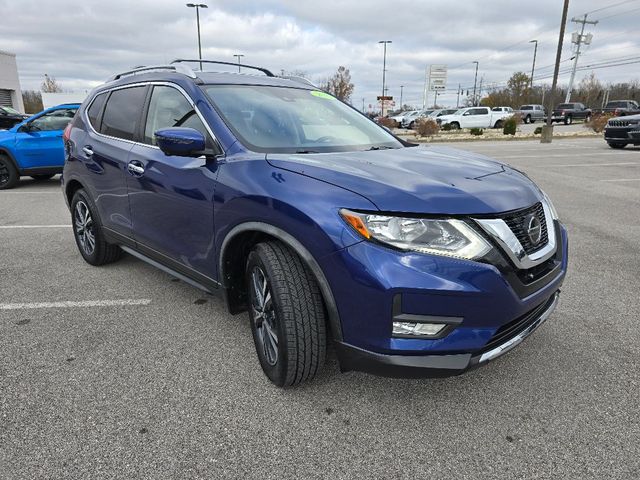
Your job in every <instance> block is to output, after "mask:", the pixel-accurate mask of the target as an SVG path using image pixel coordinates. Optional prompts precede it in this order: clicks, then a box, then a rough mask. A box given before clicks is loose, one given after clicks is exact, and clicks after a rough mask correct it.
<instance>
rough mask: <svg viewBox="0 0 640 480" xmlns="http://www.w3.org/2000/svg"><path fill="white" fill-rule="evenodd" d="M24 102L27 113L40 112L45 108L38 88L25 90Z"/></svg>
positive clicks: (23, 94)
mask: <svg viewBox="0 0 640 480" xmlns="http://www.w3.org/2000/svg"><path fill="white" fill-rule="evenodd" d="M22 103H24V111H25V112H27V113H38V112H39V111H40V110H42V109H43V108H44V107H43V106H42V95H41V94H40V92H38V91H37V90H23V91H22Z"/></svg>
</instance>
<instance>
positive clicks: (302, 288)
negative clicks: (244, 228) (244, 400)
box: [246, 241, 327, 387]
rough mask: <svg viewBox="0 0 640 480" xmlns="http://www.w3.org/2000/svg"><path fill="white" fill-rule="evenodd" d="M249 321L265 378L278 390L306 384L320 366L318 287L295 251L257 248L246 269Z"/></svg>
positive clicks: (322, 340) (322, 334) (323, 343)
mask: <svg viewBox="0 0 640 480" xmlns="http://www.w3.org/2000/svg"><path fill="white" fill-rule="evenodd" d="M246 282H247V290H248V292H249V300H250V302H249V303H250V306H249V319H250V321H251V331H252V333H253V340H254V343H255V346H256V352H257V354H258V360H259V361H260V365H261V367H262V370H263V371H264V373H265V375H266V376H267V377H268V378H269V380H271V381H272V382H273V383H274V384H276V385H277V386H279V387H288V386H291V385H296V384H298V383H300V382H303V381H306V380H311V379H312V378H313V377H314V376H315V375H316V373H317V372H318V371H319V370H320V368H321V367H322V366H323V364H324V361H325V356H326V347H327V336H326V321H325V311H324V304H323V302H322V294H321V293H320V289H319V288H318V284H317V282H316V280H315V278H314V277H313V275H312V274H311V272H310V271H309V270H308V269H307V268H306V266H305V265H304V264H303V263H302V260H301V259H300V257H299V256H298V255H296V253H295V252H293V251H292V250H290V249H289V248H288V247H287V246H285V245H284V244H282V243H281V242H278V241H271V242H264V243H259V244H258V245H256V246H255V248H254V249H253V250H252V251H251V253H250V254H249V257H248V259H247V266H246Z"/></svg>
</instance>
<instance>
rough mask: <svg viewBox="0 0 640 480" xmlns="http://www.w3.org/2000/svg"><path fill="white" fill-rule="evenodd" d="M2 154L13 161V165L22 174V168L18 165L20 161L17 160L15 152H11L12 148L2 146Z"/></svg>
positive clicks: (0, 149) (0, 151)
mask: <svg viewBox="0 0 640 480" xmlns="http://www.w3.org/2000/svg"><path fill="white" fill-rule="evenodd" d="M0 155H4V156H6V157H7V158H8V159H9V160H10V161H11V163H13V166H14V167H15V169H16V170H17V171H18V173H19V174H20V173H21V172H20V171H21V168H20V166H19V165H18V162H16V159H15V158H14V156H13V154H12V153H11V151H10V150H8V149H7V148H4V147H0Z"/></svg>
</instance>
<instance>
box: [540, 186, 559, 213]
mask: <svg viewBox="0 0 640 480" xmlns="http://www.w3.org/2000/svg"><path fill="white" fill-rule="evenodd" d="M540 191H541V192H542V196H543V197H544V201H545V202H547V205H548V206H549V210H551V217H552V218H553V219H554V220H560V218H559V217H558V211H557V210H556V207H554V206H553V202H552V201H551V199H550V198H549V195H547V194H546V193H544V192H543V191H542V190H540Z"/></svg>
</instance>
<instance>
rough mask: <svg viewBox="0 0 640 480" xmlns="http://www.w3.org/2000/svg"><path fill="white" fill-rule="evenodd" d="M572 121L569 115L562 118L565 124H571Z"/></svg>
mask: <svg viewBox="0 0 640 480" xmlns="http://www.w3.org/2000/svg"><path fill="white" fill-rule="evenodd" d="M572 123H573V117H572V116H571V115H569V116H567V117H565V119H564V124H565V125H571V124H572Z"/></svg>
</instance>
